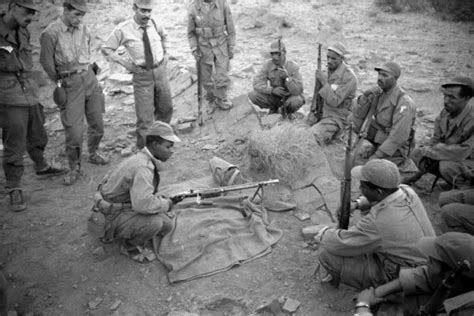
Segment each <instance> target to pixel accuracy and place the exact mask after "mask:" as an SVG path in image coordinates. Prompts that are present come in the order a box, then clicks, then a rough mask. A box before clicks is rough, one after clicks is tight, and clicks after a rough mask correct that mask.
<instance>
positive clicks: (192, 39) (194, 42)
mask: <svg viewBox="0 0 474 316" xmlns="http://www.w3.org/2000/svg"><path fill="white" fill-rule="evenodd" d="M194 16H195V15H194V14H193V13H192V10H191V9H189V11H188V28H187V36H188V42H189V47H190V48H191V51H194V50H196V49H197V48H198V38H197V34H196V23H195V22H194Z"/></svg>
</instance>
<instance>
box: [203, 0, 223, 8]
mask: <svg viewBox="0 0 474 316" xmlns="http://www.w3.org/2000/svg"><path fill="white" fill-rule="evenodd" d="M199 1H200V4H201V5H200V6H199V7H202V6H204V0H199ZM207 5H209V8H212V7H213V6H215V7H216V8H219V3H217V1H216V0H211V2H209V3H208V4H207Z"/></svg>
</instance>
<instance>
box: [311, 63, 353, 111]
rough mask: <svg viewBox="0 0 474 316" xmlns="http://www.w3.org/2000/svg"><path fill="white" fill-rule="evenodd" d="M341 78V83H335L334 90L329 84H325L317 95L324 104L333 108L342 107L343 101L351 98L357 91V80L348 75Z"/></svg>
mask: <svg viewBox="0 0 474 316" xmlns="http://www.w3.org/2000/svg"><path fill="white" fill-rule="evenodd" d="M347 73H348V75H346V76H345V78H342V80H341V82H339V83H337V88H336V90H333V89H332V88H331V84H330V83H329V82H327V83H326V84H325V85H324V86H323V87H322V88H321V90H319V95H320V96H321V97H322V98H323V99H324V101H325V104H326V105H328V106H331V107H334V108H338V107H343V106H344V101H345V100H346V99H347V98H353V97H354V95H355V92H356V89H357V79H356V78H355V77H354V76H352V75H349V74H350V72H347Z"/></svg>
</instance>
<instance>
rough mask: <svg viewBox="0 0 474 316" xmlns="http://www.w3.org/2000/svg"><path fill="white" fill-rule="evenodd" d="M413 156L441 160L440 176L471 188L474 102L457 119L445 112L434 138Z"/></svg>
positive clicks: (470, 102)
mask: <svg viewBox="0 0 474 316" xmlns="http://www.w3.org/2000/svg"><path fill="white" fill-rule="evenodd" d="M413 156H414V157H418V158H420V159H417V160H421V158H422V157H428V158H431V159H433V160H436V161H439V173H440V175H441V176H442V177H443V178H444V179H445V180H446V182H448V183H449V184H452V185H466V184H467V185H469V184H470V182H471V181H473V180H472V179H473V178H474V99H471V100H470V101H469V102H468V104H467V105H466V107H465V108H464V110H463V111H462V112H461V113H460V114H459V115H458V116H456V117H454V118H452V117H451V116H450V115H449V113H448V112H446V110H442V111H441V113H440V114H439V116H438V117H437V118H436V120H435V124H434V134H433V137H432V138H431V139H430V141H429V142H428V144H427V145H425V146H422V147H420V148H417V149H416V150H415V151H414V152H413Z"/></svg>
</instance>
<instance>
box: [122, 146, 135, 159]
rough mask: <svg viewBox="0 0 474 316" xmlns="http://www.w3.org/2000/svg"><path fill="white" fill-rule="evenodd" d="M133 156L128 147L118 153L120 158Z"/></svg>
mask: <svg viewBox="0 0 474 316" xmlns="http://www.w3.org/2000/svg"><path fill="white" fill-rule="evenodd" d="M132 154H133V150H132V148H130V147H127V148H124V149H122V150H121V151H120V156H122V157H128V156H131V155H132Z"/></svg>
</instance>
